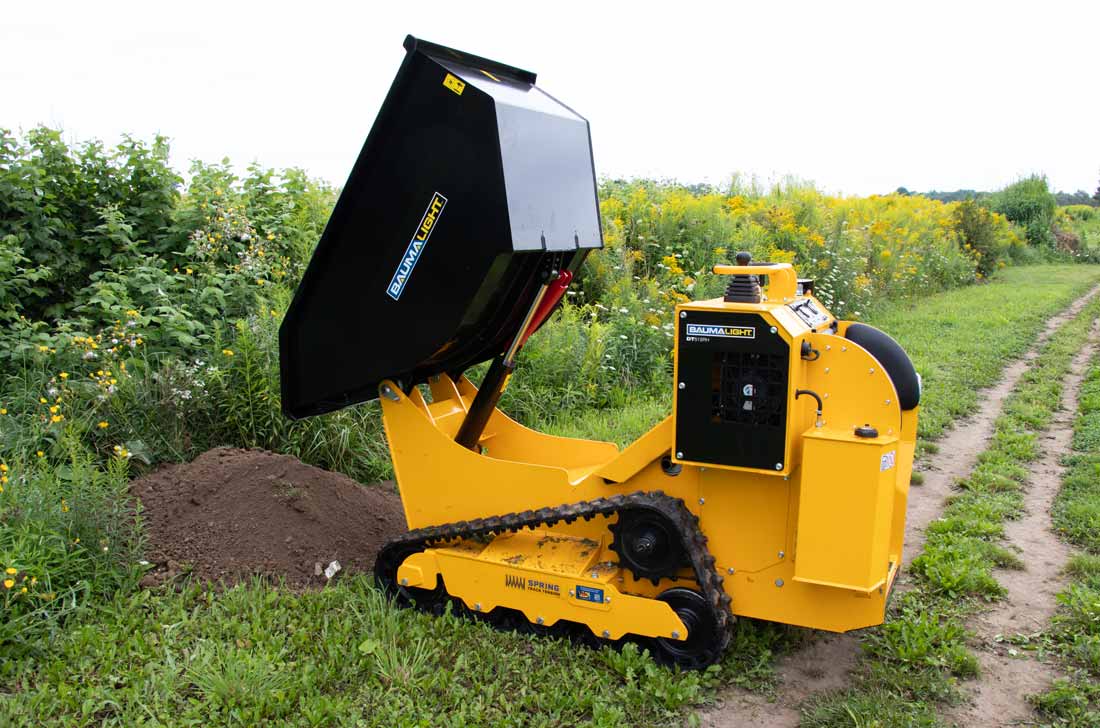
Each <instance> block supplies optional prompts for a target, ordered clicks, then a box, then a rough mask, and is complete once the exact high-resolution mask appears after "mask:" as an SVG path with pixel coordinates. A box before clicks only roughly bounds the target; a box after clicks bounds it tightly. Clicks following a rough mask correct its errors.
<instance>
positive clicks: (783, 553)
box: [779, 551, 787, 558]
mask: <svg viewBox="0 0 1100 728" xmlns="http://www.w3.org/2000/svg"><path fill="white" fill-rule="evenodd" d="M786 555H787V552H786V551H780V552H779V558H783V557H784V556H786Z"/></svg>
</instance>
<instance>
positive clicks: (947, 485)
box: [700, 286, 1100, 728]
mask: <svg viewBox="0 0 1100 728" xmlns="http://www.w3.org/2000/svg"><path fill="white" fill-rule="evenodd" d="M1097 294H1100V286H1098V287H1096V288H1093V289H1092V290H1090V291H1089V292H1088V293H1086V294H1085V295H1084V296H1082V297H1081V298H1078V299H1077V300H1076V301H1074V302H1073V303H1072V304H1071V305H1070V306H1069V307H1067V308H1066V309H1064V310H1063V311H1061V312H1060V313H1058V314H1057V315H1055V316H1053V317H1052V318H1051V319H1050V320H1049V321H1047V324H1046V326H1045V327H1044V328H1043V330H1042V331H1041V332H1040V333H1039V335H1038V336H1037V337H1036V338H1035V344H1034V345H1033V346H1032V348H1031V349H1030V350H1029V351H1028V352H1027V353H1026V354H1024V356H1023V357H1021V358H1020V359H1018V360H1016V361H1014V362H1012V363H1011V364H1009V365H1008V366H1007V367H1005V369H1004V371H1003V372H1002V374H1001V379H1000V380H999V381H998V382H997V384H995V385H993V386H992V387H988V388H986V389H984V390H982V392H981V397H980V398H979V401H980V403H981V404H980V405H979V406H978V409H977V411H976V412H975V413H973V414H972V415H969V416H968V417H966V418H965V419H964V420H961V421H958V422H956V423H955V425H954V426H953V428H952V429H951V430H949V431H948V432H947V433H946V434H945V435H944V436H943V437H941V438H940V439H939V440H937V441H936V444H937V445H938V446H939V450H938V452H937V453H935V454H933V455H926V456H924V457H923V458H921V461H920V462H919V463H918V464H917V467H916V468H915V470H918V471H919V472H921V474H922V475H923V477H924V482H923V484H922V485H919V486H918V485H914V486H912V487H911V488H910V489H909V504H908V509H907V512H906V520H905V554H904V557H903V559H902V562H903V570H902V572H901V575H900V576H899V577H898V583H897V585H896V586H895V588H896V589H902V590H904V589H907V588H909V584H910V583H911V582H910V580H909V575H908V572H907V571H906V570H905V567H908V566H909V564H910V563H911V562H912V560H913V559H914V558H915V557H916V556H917V555H918V554H920V553H921V552H922V551H923V550H924V542H925V531H926V530H927V528H928V525H929V524H930V523H931V522H932V521H934V520H935V519H936V518H939V516H940V514H941V513H942V512H943V507H944V501H945V500H946V498H947V497H948V496H949V495H951V492H952V489H953V488H954V486H955V484H956V483H957V482H958V481H960V480H962V479H964V478H965V477H966V476H967V475H969V474H970V471H971V470H973V468H974V466H975V465H976V464H977V462H978V455H979V454H981V453H982V452H983V451H984V450H985V449H986V446H987V445H988V443H989V440H990V438H991V437H992V436H993V424H994V422H995V421H996V420H997V417H998V416H999V415H1000V413H1001V406H1002V405H1003V403H1004V400H1005V398H1006V397H1007V396H1008V395H1009V393H1010V392H1012V390H1013V389H1015V387H1016V384H1017V382H1019V380H1020V377H1021V376H1023V374H1024V372H1025V371H1027V368H1028V367H1029V366H1030V365H1031V362H1032V361H1033V360H1034V359H1035V358H1036V357H1037V356H1038V355H1039V349H1041V348H1042V345H1043V344H1044V343H1046V341H1047V340H1048V339H1050V337H1051V336H1052V335H1053V334H1054V332H1055V331H1057V330H1058V329H1059V328H1061V326H1062V325H1063V324H1065V323H1066V322H1067V321H1069V320H1070V319H1072V318H1073V317H1074V316H1076V315H1077V314H1078V313H1080V312H1081V310H1082V309H1083V308H1084V307H1085V306H1086V305H1087V304H1088V302H1089V301H1091V300H1092V299H1093V297H1095V296H1096V295H1097ZM1079 384H1080V383H1079V382H1078V386H1079ZM1066 389H1067V390H1068V389H1069V387H1068V386H1067V387H1066ZM1074 397H1076V391H1075V392H1074ZM1071 411H1072V408H1071ZM1055 492H1057V489H1055ZM1060 566H1061V564H1059V566H1058V567H1056V568H1060ZM858 652H859V637H858V633H848V634H842V635H835V634H829V633H824V632H822V633H819V636H818V638H817V639H816V640H811V641H809V644H808V645H807V647H805V648H804V649H800V650H795V651H792V652H788V653H787V654H785V655H783V656H782V657H780V658H779V659H778V660H777V661H776V666H775V669H776V673H777V676H778V689H777V692H776V694H775V695H772V696H770V697H769V696H765V695H761V694H759V693H753V692H749V691H747V690H745V689H743V688H736V687H735V688H730V689H729V690H728V691H726V693H725V694H722V695H720V696H719V702H718V704H717V705H716V706H715V707H713V708H710V709H708V710H706V711H702V712H701V713H700V717H701V719H702V725H703V726H707V727H709V728H733V727H734V726H741V725H750V724H751V725H753V726H754V727H755V728H793V727H794V726H797V725H798V724H799V721H800V719H801V712H800V706H801V705H802V704H803V703H804V702H805V701H806V700H807V699H808V698H810V697H811V696H812V695H815V694H817V693H819V692H823V691H826V690H833V689H837V688H844V687H846V686H847V685H848V684H849V682H850V679H851V673H852V669H853V668H854V667H855V665H856V660H857V655H858ZM818 668H820V670H819V669H818ZM1009 685H1011V683H1009ZM1033 692H1034V691H1033ZM994 714H996V713H989V715H994ZM978 724H979V723H974V724H973V725H978ZM962 725H970V724H969V723H962Z"/></svg>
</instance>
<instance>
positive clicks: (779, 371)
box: [711, 351, 787, 428]
mask: <svg viewBox="0 0 1100 728" xmlns="http://www.w3.org/2000/svg"><path fill="white" fill-rule="evenodd" d="M711 390H712V395H713V401H712V407H711V421H712V422H714V423H716V424H720V423H732V424H739V425H753V426H756V427H779V428H782V427H785V426H786V417H785V415H786V406H787V357H786V356H782V355H778V354H761V353H756V352H733V351H729V352H715V354H714V363H713V366H712V369H711Z"/></svg>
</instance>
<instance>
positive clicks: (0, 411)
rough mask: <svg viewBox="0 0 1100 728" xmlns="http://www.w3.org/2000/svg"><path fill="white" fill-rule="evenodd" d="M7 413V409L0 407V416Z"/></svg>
mask: <svg viewBox="0 0 1100 728" xmlns="http://www.w3.org/2000/svg"><path fill="white" fill-rule="evenodd" d="M7 413H8V410H7V408H6V407H0V415H6V414H7Z"/></svg>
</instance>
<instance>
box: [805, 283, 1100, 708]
mask: <svg viewBox="0 0 1100 728" xmlns="http://www.w3.org/2000/svg"><path fill="white" fill-rule="evenodd" d="M1097 315H1100V299H1094V300H1093V301H1091V302H1090V303H1089V304H1088V305H1087V306H1086V307H1085V308H1084V309H1083V310H1082V311H1081V312H1080V313H1079V314H1078V315H1077V316H1075V317H1074V318H1073V319H1071V320H1070V321H1068V322H1067V323H1066V324H1065V325H1063V326H1062V327H1061V328H1060V329H1058V331H1056V332H1055V333H1054V334H1053V336H1052V337H1051V338H1050V340H1049V341H1048V342H1047V343H1046V344H1045V345H1044V346H1043V347H1042V349H1041V350H1040V352H1039V355H1038V357H1037V358H1036V359H1035V360H1034V361H1033V362H1032V364H1031V365H1030V367H1029V368H1028V370H1027V371H1026V372H1025V373H1024V375H1023V376H1022V377H1021V378H1020V380H1019V382H1018V383H1017V385H1016V387H1015V388H1014V390H1013V391H1012V393H1011V394H1010V395H1009V396H1008V398H1007V399H1006V400H1005V402H1004V404H1003V407H1002V413H1001V415H1000V416H999V417H998V418H997V420H996V422H995V425H994V433H993V437H992V439H991V441H990V443H989V445H988V447H987V449H986V450H985V451H984V452H983V453H982V454H981V455H980V456H979V458H978V464H977V466H976V467H975V468H974V470H973V471H972V473H971V474H970V475H969V477H967V478H966V479H965V480H964V481H962V482H960V483H959V484H958V489H957V491H956V493H955V494H954V495H953V496H952V497H951V499H950V500H949V502H948V504H947V506H946V508H945V510H944V513H943V516H942V518H940V519H939V520H938V521H936V522H934V523H933V524H931V526H930V527H929V529H928V538H927V541H926V543H925V547H924V551H923V552H922V553H921V554H920V555H919V556H918V557H917V558H916V559H915V560H914V561H913V564H912V571H913V573H914V575H915V576H916V585H915V587H914V588H913V589H912V590H910V591H908V592H906V593H905V594H904V595H903V596H902V597H901V598H900V599H899V600H898V601H897V602H896V604H895V605H894V609H893V611H892V614H891V615H890V618H889V620H888V621H887V623H886V624H885V625H884V626H883V627H882V628H881V629H879V630H876V631H871V632H869V633H868V635H867V636H866V637H865V638H864V640H863V648H864V652H865V659H864V660H863V661H862V663H861V670H860V673H859V684H858V685H857V687H856V688H855V689H852V690H848V691H846V692H842V693H834V694H832V695H828V696H823V697H822V698H820V699H819V700H817V701H815V702H813V703H811V704H810V705H808V706H806V708H805V720H804V725H811V726H822V727H823V726H851V725H853V724H855V725H861V724H863V723H861V722H860V721H859V720H857V718H858V717H859V716H861V715H868V716H870V715H871V714H870V713H866V712H865V711H864V707H865V706H866V705H869V704H873V703H874V702H875V701H876V700H877V701H880V702H881V701H882V700H883V699H884V696H885V700H886V702H887V704H889V705H891V706H893V709H894V710H896V711H898V717H897V719H896V720H895V721H894V722H892V723H890V725H898V726H924V725H930V724H935V722H934V721H933V722H932V723H929V720H930V719H932V718H934V707H935V706H936V705H937V704H940V703H952V702H955V701H957V700H958V699H959V698H960V697H961V692H960V690H959V683H960V680H963V679H967V678H973V677H975V676H977V674H978V662H977V659H976V658H975V656H974V655H973V654H972V653H971V652H970V650H969V649H968V647H967V640H968V638H969V634H968V632H967V630H966V628H965V620H966V617H968V616H969V615H971V614H973V613H974V612H975V611H977V610H979V609H981V606H982V605H983V604H984V603H986V602H989V601H992V600H996V599H998V598H1000V597H1002V596H1003V595H1004V593H1005V590H1004V587H1002V586H1001V585H1000V584H999V583H998V582H997V580H996V578H995V576H994V569H996V568H1022V566H1023V564H1022V562H1021V560H1020V558H1019V557H1018V556H1017V555H1016V554H1015V553H1014V552H1012V551H1010V550H1008V549H1007V548H1006V547H1005V546H1004V545H1003V544H1002V543H1001V537H1002V536H1003V526H1004V522H1005V521H1006V520H1008V519H1011V518H1014V517H1017V516H1018V515H1019V514H1020V512H1021V509H1022V507H1023V492H1022V488H1023V486H1024V485H1025V484H1026V481H1027V474H1028V470H1027V466H1028V464H1029V463H1031V462H1034V461H1035V460H1037V459H1038V458H1039V457H1041V456H1042V450H1041V446H1040V441H1039V438H1040V436H1041V434H1042V432H1043V431H1044V430H1045V429H1046V428H1047V427H1048V426H1049V425H1050V422H1051V419H1052V418H1053V417H1054V415H1055V413H1056V412H1057V409H1058V406H1059V402H1060V398H1061V394H1062V386H1063V380H1064V378H1065V376H1066V374H1068V372H1069V367H1070V363H1071V361H1072V359H1073V357H1074V355H1075V354H1076V353H1077V352H1078V351H1079V350H1080V348H1081V346H1082V342H1083V341H1084V340H1085V339H1086V338H1087V336H1088V333H1089V329H1090V328H1091V326H1092V323H1093V321H1094V320H1095V319H1096V317H1097ZM1024 556H1025V558H1026V554H1025V555H1024ZM1067 599H1073V597H1067ZM1074 601H1075V602H1076V600H1074ZM1084 601H1086V602H1087V596H1086V599H1085V600H1084ZM1094 603H1096V602H1095V601H1094ZM1070 611H1071V613H1072V612H1073V609H1072V608H1071V609H1070ZM1078 611H1080V610H1078ZM1084 617H1085V618H1087V617H1088V615H1087V614H1085V615H1084Z"/></svg>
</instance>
